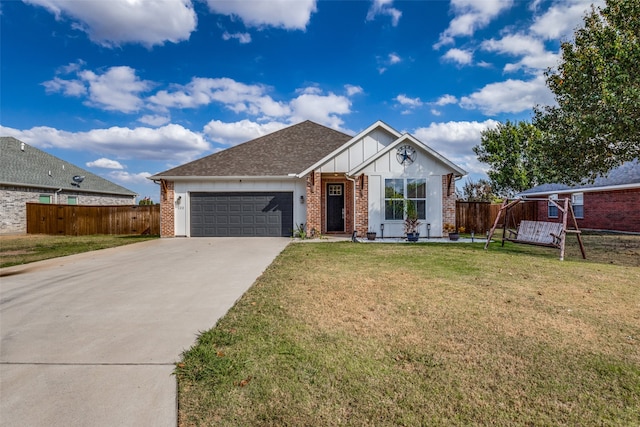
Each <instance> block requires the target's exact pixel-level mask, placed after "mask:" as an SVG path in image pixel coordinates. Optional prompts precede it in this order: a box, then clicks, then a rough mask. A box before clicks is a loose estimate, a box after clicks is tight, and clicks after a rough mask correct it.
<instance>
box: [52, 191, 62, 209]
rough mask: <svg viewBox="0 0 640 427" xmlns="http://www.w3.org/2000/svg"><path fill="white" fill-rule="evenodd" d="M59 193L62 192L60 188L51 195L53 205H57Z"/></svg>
mask: <svg viewBox="0 0 640 427" xmlns="http://www.w3.org/2000/svg"><path fill="white" fill-rule="evenodd" d="M61 191H62V188H58V189H57V190H56V191H55V192H54V193H53V195H54V197H53V200H54V203H55V204H56V205H57V204H58V193H59V192H61Z"/></svg>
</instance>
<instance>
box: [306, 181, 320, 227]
mask: <svg viewBox="0 0 640 427" xmlns="http://www.w3.org/2000/svg"><path fill="white" fill-rule="evenodd" d="M321 195H322V174H321V173H320V172H315V171H313V172H311V173H310V174H309V176H307V197H306V199H307V224H306V229H307V234H310V233H312V232H315V233H321V232H322V204H321Z"/></svg>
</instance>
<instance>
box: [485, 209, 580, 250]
mask: <svg viewBox="0 0 640 427" xmlns="http://www.w3.org/2000/svg"><path fill="white" fill-rule="evenodd" d="M528 201H545V202H548V203H551V204H553V205H555V207H556V208H557V209H558V213H560V214H561V218H560V219H561V222H551V221H530V220H522V221H520V224H518V225H517V227H516V224H515V218H514V216H513V212H512V208H513V207H514V206H516V205H517V204H519V203H522V202H528ZM559 202H560V201H559V200H554V199H530V198H527V199H522V198H518V199H514V200H511V201H509V199H504V201H503V202H502V205H501V206H500V210H499V211H498V215H497V216H496V219H495V221H494V223H493V226H492V227H491V230H490V231H489V235H488V236H487V242H486V243H485V245H484V248H485V249H487V248H488V247H489V243H490V242H491V238H492V237H493V234H494V233H495V230H496V228H497V226H498V224H499V223H500V218H501V217H502V216H504V221H503V223H502V224H503V228H502V246H503V247H504V242H505V241H508V242H513V243H520V244H526V245H534V246H545V247H550V248H556V249H559V250H560V261H563V260H564V253H565V241H566V235H567V233H569V234H575V235H576V237H577V238H578V244H579V245H580V252H582V258H583V259H586V258H587V256H586V254H585V250H584V245H583V243H582V236H581V232H580V230H579V229H578V222H577V221H576V216H575V214H574V213H573V207H572V206H571V202H570V201H569V199H568V198H565V199H564V203H562V206H561V205H560V203H559ZM569 216H571V220H572V223H573V227H574V228H567V221H568V219H569Z"/></svg>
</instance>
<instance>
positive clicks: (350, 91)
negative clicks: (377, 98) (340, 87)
mask: <svg viewBox="0 0 640 427" xmlns="http://www.w3.org/2000/svg"><path fill="white" fill-rule="evenodd" d="M344 88H345V89H346V91H347V96H353V95H359V94H361V93H363V92H364V91H363V89H362V88H361V87H360V86H353V85H344Z"/></svg>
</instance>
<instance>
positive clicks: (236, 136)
mask: <svg viewBox="0 0 640 427" xmlns="http://www.w3.org/2000/svg"><path fill="white" fill-rule="evenodd" d="M287 126H288V124H286V123H281V122H269V123H262V124H261V123H255V122H252V121H250V120H246V119H245V120H241V121H238V122H233V123H225V122H222V121H220V120H211V121H210V122H209V123H207V124H206V125H205V127H204V133H205V134H206V135H207V136H208V137H209V139H211V140H212V141H215V142H218V143H220V144H225V145H236V144H240V143H241V142H245V141H250V140H252V139H255V138H258V137H261V136H264V135H267V134H270V133H272V132H275V131H278V130H280V129H283V128H285V127H287Z"/></svg>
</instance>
